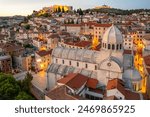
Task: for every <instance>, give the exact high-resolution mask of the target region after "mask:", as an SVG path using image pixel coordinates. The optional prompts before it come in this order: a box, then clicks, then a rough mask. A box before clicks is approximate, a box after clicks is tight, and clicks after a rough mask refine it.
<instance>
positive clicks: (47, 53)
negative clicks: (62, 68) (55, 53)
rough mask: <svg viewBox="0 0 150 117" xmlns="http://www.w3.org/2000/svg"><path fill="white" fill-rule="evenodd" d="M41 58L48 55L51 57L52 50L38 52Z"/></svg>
mask: <svg viewBox="0 0 150 117" xmlns="http://www.w3.org/2000/svg"><path fill="white" fill-rule="evenodd" d="M36 53H37V54H38V55H39V56H46V55H50V54H51V53H52V50H49V51H45V50H41V51H38V52H36Z"/></svg>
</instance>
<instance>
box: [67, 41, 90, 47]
mask: <svg viewBox="0 0 150 117" xmlns="http://www.w3.org/2000/svg"><path fill="white" fill-rule="evenodd" d="M65 44H67V45H72V46H78V47H87V46H90V45H91V44H92V42H91V41H79V42H66V43H65Z"/></svg>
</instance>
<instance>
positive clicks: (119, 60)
mask: <svg viewBox="0 0 150 117" xmlns="http://www.w3.org/2000/svg"><path fill="white" fill-rule="evenodd" d="M123 41H124V40H123V36H122V33H121V32H120V30H119V29H118V28H117V27H116V26H115V25H112V26H111V27H110V28H108V30H107V31H106V32H105V34H104V36H103V39H102V43H101V49H100V50H99V51H95V50H87V49H74V48H64V47H57V48H55V49H54V50H53V52H52V64H50V65H49V67H48V69H47V89H48V90H51V89H53V88H54V87H55V86H56V85H57V81H58V80H60V79H61V78H63V77H64V76H66V75H68V74H69V73H80V74H82V75H84V76H87V77H89V78H93V79H96V80H98V86H97V87H102V88H105V87H106V86H107V83H108V81H109V80H112V79H116V78H117V79H121V80H123V81H124V83H125V87H126V88H128V89H131V90H132V91H139V90H140V89H141V83H142V78H141V76H140V73H139V72H138V71H137V70H136V69H135V68H134V64H133V63H134V62H133V60H134V58H133V57H134V56H133V54H130V55H129V54H125V53H124V47H123ZM79 82H80V81H79Z"/></svg>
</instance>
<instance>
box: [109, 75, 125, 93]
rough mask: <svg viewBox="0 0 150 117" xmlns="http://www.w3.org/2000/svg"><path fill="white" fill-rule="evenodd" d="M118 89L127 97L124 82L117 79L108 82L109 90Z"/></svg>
mask: <svg viewBox="0 0 150 117" xmlns="http://www.w3.org/2000/svg"><path fill="white" fill-rule="evenodd" d="M112 89H118V90H119V91H120V92H121V93H122V94H123V95H125V88H124V85H123V81H122V80H120V79H118V78H115V79H112V80H109V81H108V84H107V90H112Z"/></svg>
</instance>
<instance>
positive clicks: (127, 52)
mask: <svg viewBox="0 0 150 117" xmlns="http://www.w3.org/2000/svg"><path fill="white" fill-rule="evenodd" d="M123 54H132V50H124V52H123ZM133 54H134V55H135V51H133Z"/></svg>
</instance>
